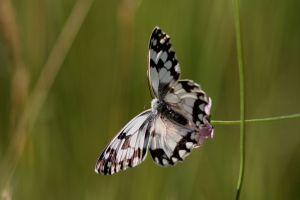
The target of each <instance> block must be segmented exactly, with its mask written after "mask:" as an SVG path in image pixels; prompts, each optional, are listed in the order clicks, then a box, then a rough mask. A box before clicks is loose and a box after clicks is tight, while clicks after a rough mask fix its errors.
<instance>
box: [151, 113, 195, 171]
mask: <svg viewBox="0 0 300 200" xmlns="http://www.w3.org/2000/svg"><path fill="white" fill-rule="evenodd" d="M153 129H154V130H153V137H152V140H151V143H150V146H149V150H150V153H151V156H152V158H153V160H154V161H155V162H156V163H157V164H159V165H162V166H168V165H174V164H176V163H177V162H178V161H182V160H184V159H185V158H186V157H187V156H188V155H189V154H190V153H191V150H192V149H193V148H195V147H196V145H197V143H198V135H197V131H196V130H195V129H190V128H187V127H185V126H182V125H180V124H178V123H175V122H174V121H171V120H169V119H168V118H167V117H165V116H163V115H160V116H157V117H156V118H155V120H154V122H153Z"/></svg>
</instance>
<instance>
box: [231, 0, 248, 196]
mask: <svg viewBox="0 0 300 200" xmlns="http://www.w3.org/2000/svg"><path fill="white" fill-rule="evenodd" d="M233 4H234V9H233V10H234V24H235V35H236V48H237V58H238V68H239V85H240V167H239V178H238V182H237V187H236V200H238V199H239V198H240V193H241V189H242V186H243V180H244V174H245V134H246V130H245V78H244V77H245V76H244V71H245V70H244V57H243V46H242V34H241V21H240V1H239V0H234V2H233Z"/></svg>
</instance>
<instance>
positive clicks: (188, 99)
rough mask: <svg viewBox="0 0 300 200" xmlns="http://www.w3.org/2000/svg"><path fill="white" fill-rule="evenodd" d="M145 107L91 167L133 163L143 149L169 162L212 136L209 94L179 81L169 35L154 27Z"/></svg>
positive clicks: (108, 170)
mask: <svg viewBox="0 0 300 200" xmlns="http://www.w3.org/2000/svg"><path fill="white" fill-rule="evenodd" d="M148 59H149V66H148V79H149V85H150V88H151V91H152V94H153V100H152V101H151V109H149V110H146V111H144V112H142V113H141V114H139V115H138V116H136V117H135V118H134V119H132V120H131V121H130V122H128V123H127V125H125V127H124V128H123V129H122V130H121V131H120V132H119V133H118V134H117V136H116V137H115V138H114V139H113V140H112V141H111V142H110V144H109V145H108V146H107V147H106V148H105V150H104V151H103V153H102V154H101V155H100V157H99V159H98V161H97V163H96V167H95V171H96V172H97V173H101V174H104V175H111V174H114V173H117V172H119V171H122V170H126V169H127V168H130V167H135V166H137V165H138V164H140V163H141V162H143V161H144V159H145V158H146V154H147V151H148V150H149V152H150V154H151V156H152V158H153V160H154V161H155V162H156V163H157V164H158V165H160V166H169V165H175V164H176V163H178V162H179V161H182V160H184V159H185V158H186V157H187V156H188V155H189V154H190V153H191V151H192V149H194V148H197V147H199V146H200V145H201V144H202V143H203V141H204V140H205V139H206V138H211V137H213V127H212V126H211V124H210V109H211V99H210V98H209V97H208V96H207V95H206V94H205V92H204V91H203V90H202V89H201V87H200V85H198V84H196V83H195V82H194V81H191V80H179V77H180V66H179V62H178V60H177V58H176V55H175V52H174V51H173V50H172V48H171V43H170V37H169V36H168V35H167V34H166V33H164V32H162V31H161V29H160V28H158V27H156V28H155V29H154V30H153V33H152V35H151V39H150V44H149V58H148Z"/></svg>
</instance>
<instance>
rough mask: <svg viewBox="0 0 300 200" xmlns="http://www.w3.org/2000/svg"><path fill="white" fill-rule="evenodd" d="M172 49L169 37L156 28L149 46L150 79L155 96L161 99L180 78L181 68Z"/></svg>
mask: <svg viewBox="0 0 300 200" xmlns="http://www.w3.org/2000/svg"><path fill="white" fill-rule="evenodd" d="M171 47H172V44H171V42H170V37H169V35H167V34H166V33H164V32H163V31H162V30H161V29H160V28H158V27H156V28H155V29H154V30H153V32H152V35H151V38H150V44H149V66H148V78H149V83H150V87H151V89H152V91H153V93H154V96H156V97H157V98H159V99H162V98H163V97H164V95H165V93H166V92H167V91H168V90H169V88H170V87H172V86H173V85H174V84H175V83H176V81H177V80H178V79H179V76H180V66H179V63H178V60H177V58H176V55H175V52H174V51H173V50H172V48H171Z"/></svg>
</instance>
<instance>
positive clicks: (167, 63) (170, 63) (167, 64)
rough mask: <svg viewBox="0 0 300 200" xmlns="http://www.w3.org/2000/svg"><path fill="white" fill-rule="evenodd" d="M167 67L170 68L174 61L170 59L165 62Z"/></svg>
mask: <svg viewBox="0 0 300 200" xmlns="http://www.w3.org/2000/svg"><path fill="white" fill-rule="evenodd" d="M165 67H166V68H167V69H170V68H171V67H172V62H171V61H170V60H168V61H167V62H166V63H165Z"/></svg>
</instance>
